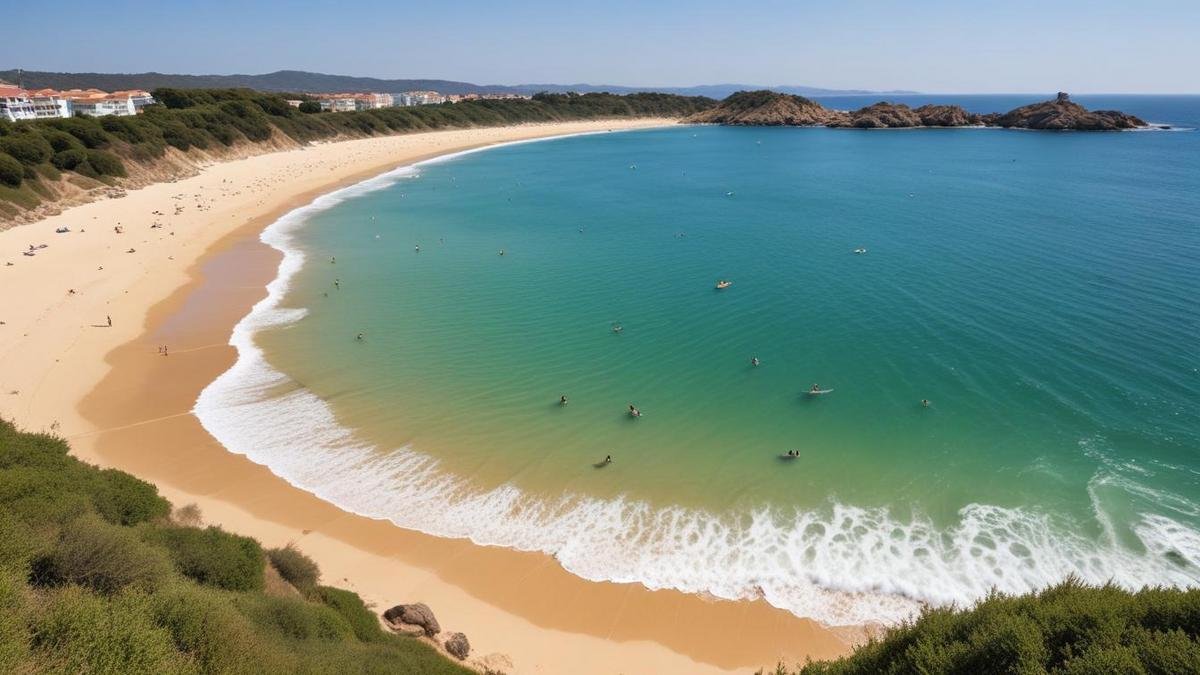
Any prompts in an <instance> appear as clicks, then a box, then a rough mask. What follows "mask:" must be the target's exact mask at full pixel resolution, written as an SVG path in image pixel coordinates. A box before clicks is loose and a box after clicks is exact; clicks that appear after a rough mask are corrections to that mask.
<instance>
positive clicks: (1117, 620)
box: [799, 579, 1200, 675]
mask: <svg viewBox="0 0 1200 675" xmlns="http://www.w3.org/2000/svg"><path fill="white" fill-rule="evenodd" d="M1047 672H1048V673H1097V674H1099V673H1198V672H1200V589H1190V590H1177V589H1164V588H1148V589H1143V590H1141V591H1138V592H1136V593H1131V592H1129V591H1126V590H1123V589H1120V588H1117V587H1115V586H1111V585H1108V586H1100V587H1094V586H1086V585H1084V584H1082V583H1080V582H1078V581H1076V580H1073V579H1072V580H1067V581H1065V582H1063V583H1061V584H1059V585H1057V586H1052V587H1050V588H1047V589H1045V590H1043V591H1041V592H1040V593H1034V594H1029V595H1021V596H1005V595H999V594H996V595H992V596H991V597H989V598H987V599H986V600H984V601H983V602H981V603H979V604H978V605H977V606H975V607H974V608H973V609H969V610H961V609H928V610H926V611H925V612H924V613H922V614H921V616H920V617H919V618H917V619H916V620H915V621H914V622H913V623H911V624H908V625H904V626H900V627H898V628H894V629H892V630H889V631H888V632H887V633H885V634H884V635H883V636H882V637H881V638H879V639H877V640H873V641H871V642H868V643H867V644H865V645H863V646H861V647H859V648H858V649H856V650H855V651H854V653H853V654H851V655H850V656H847V657H845V658H842V659H838V660H836V661H825V662H816V663H810V664H807V665H805V666H804V667H803V668H801V669H800V670H799V673H801V674H803V675H853V674H858V673H863V674H866V673H1047Z"/></svg>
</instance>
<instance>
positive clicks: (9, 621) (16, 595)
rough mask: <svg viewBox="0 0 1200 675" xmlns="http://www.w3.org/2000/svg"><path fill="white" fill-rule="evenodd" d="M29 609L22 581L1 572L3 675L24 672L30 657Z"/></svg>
mask: <svg viewBox="0 0 1200 675" xmlns="http://www.w3.org/2000/svg"><path fill="white" fill-rule="evenodd" d="M27 605H28V598H26V593H25V585H24V584H23V583H21V577H20V576H19V575H17V574H14V573H13V572H11V571H8V570H4V569H0V673H16V672H20V671H21V670H22V669H21V668H20V667H19V664H21V663H22V662H24V661H25V659H26V657H27V655H28V652H29V632H28V629H27V628H26V625H25V622H26V620H27V615H28V613H29V608H28V606H27Z"/></svg>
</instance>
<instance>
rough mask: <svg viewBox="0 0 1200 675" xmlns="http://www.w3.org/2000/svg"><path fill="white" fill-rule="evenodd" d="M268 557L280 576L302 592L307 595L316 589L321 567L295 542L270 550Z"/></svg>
mask: <svg viewBox="0 0 1200 675" xmlns="http://www.w3.org/2000/svg"><path fill="white" fill-rule="evenodd" d="M267 559H269V560H270V561H271V566H272V567H274V568H275V571H276V572H279V576H281V577H283V578H284V579H285V580H287V582H288V583H289V584H291V585H293V586H295V587H296V589H297V590H299V591H300V592H301V593H304V594H305V595H307V594H309V593H311V592H312V591H314V590H316V587H317V582H318V581H320V580H321V569H320V568H319V567H317V563H315V562H313V559H312V558H309V557H308V556H306V555H304V554H303V553H301V552H300V549H298V548H296V546H295V545H294V544H291V543H289V544H288V545H287V546H284V547H283V548H273V549H270V550H268V551H267Z"/></svg>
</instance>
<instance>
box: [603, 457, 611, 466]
mask: <svg viewBox="0 0 1200 675" xmlns="http://www.w3.org/2000/svg"><path fill="white" fill-rule="evenodd" d="M604 463H605V464H612V455H605V456H604Z"/></svg>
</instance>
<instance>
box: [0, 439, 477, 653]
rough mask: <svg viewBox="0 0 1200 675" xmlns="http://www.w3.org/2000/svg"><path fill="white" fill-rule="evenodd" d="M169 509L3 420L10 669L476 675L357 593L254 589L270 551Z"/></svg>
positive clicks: (0, 593) (1, 619)
mask: <svg viewBox="0 0 1200 675" xmlns="http://www.w3.org/2000/svg"><path fill="white" fill-rule="evenodd" d="M169 508H170V505H169V504H168V503H167V501H166V500H164V499H162V497H160V496H158V494H157V491H156V490H155V489H154V487H153V486H152V485H150V484H148V483H144V482H142V481H139V480H138V479H136V478H134V477H132V476H129V475H128V474H124V473H122V472H119V471H113V470H106V471H101V470H100V469H97V468H96V467H93V466H90V465H87V464H84V463H83V462H80V461H78V460H76V459H75V458H73V457H71V456H69V455H68V454H67V445H66V443H64V442H63V441H62V440H61V439H58V438H55V437H52V436H48V435H45V434H25V433H20V432H18V431H16V429H14V428H13V426H12V425H11V424H9V423H7V422H4V421H0V673H196V672H204V673H285V672H307V673H397V674H400V673H432V674H435V675H436V674H440V673H454V674H456V675H457V674H466V673H468V671H466V670H464V669H462V668H461V667H459V666H458V665H456V664H453V663H451V662H450V661H448V660H446V659H445V658H443V657H442V656H440V655H439V654H437V653H436V652H435V651H434V650H432V649H431V648H430V647H428V646H426V645H425V644H423V643H420V642H418V641H416V640H412V639H409V638H403V637H400V636H397V635H394V634H391V633H387V632H384V631H382V630H381V629H380V626H379V623H378V619H377V618H376V617H375V616H374V614H373V613H371V611H370V610H369V609H367V607H366V606H365V605H364V604H363V602H362V600H361V599H360V598H359V597H358V596H357V595H356V594H354V593H351V592H350V591H343V590H340V589H330V588H326V587H319V588H318V589H317V591H316V592H314V593H313V596H314V599H313V600H304V599H299V598H290V599H286V600H284V599H279V598H272V597H269V596H267V595H265V594H263V593H262V592H260V591H258V590H254V589H255V588H257V587H258V586H261V579H262V574H263V569H264V567H265V565H266V562H265V557H264V555H263V553H262V547H261V545H260V544H259V543H258V542H256V541H254V540H252V539H249V538H246V537H239V536H237V535H233V534H229V533H227V532H224V531H222V530H220V529H217V528H208V529H206V530H200V529H197V528H195V527H185V526H181V525H173V524H171V523H169V522H168V521H167V520H166V518H165V514H166V513H167V512H168V511H169ZM172 562H174V563H175V564H172ZM251 563H253V565H255V566H256V567H257V572H255V571H253V570H251V566H252V565H251ZM185 570H186V571H187V572H188V573H189V574H185V572H184V571H185ZM196 579H199V580H200V581H203V582H204V584H205V585H201V583H199V582H198V581H196ZM255 579H257V580H258V581H257V586H256V582H255V581H254V580H255ZM230 587H250V588H251V590H228V588H230Z"/></svg>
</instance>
